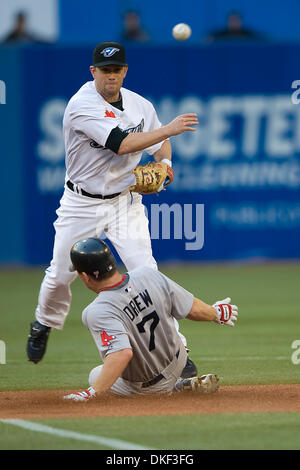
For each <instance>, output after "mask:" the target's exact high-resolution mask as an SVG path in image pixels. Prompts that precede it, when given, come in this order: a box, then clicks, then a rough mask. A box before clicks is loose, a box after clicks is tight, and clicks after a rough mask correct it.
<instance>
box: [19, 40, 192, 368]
mask: <svg viewBox="0 0 300 470" xmlns="http://www.w3.org/2000/svg"><path fill="white" fill-rule="evenodd" d="M127 68H128V67H127V63H126V57H125V51H124V48H123V47H122V45H121V44H118V43H114V42H106V43H101V44H99V45H98V46H97V47H96V48H95V50H94V52H93V65H92V66H91V67H90V70H91V73H92V76H93V78H94V80H93V81H89V82H87V83H85V84H84V85H83V86H82V87H81V88H80V89H79V90H78V92H77V93H76V94H75V95H74V96H73V97H72V98H71V99H70V101H69V103H68V105H67V107H66V110H65V113H64V118H63V135H64V141H65V149H66V158H65V162H66V184H65V189H64V193H63V196H62V198H61V201H60V207H59V208H58V210H57V216H58V217H57V220H56V221H55V223H54V227H55V241H54V249H53V259H52V261H51V264H50V266H49V268H48V269H47V270H46V273H45V277H44V280H43V282H42V284H41V288H40V293H39V298H38V305H37V308H36V321H34V322H32V323H31V330H30V334H29V338H28V342H27V355H28V358H29V360H30V361H33V362H35V363H37V362H39V361H40V360H41V359H42V357H43V355H44V353H45V350H46V345H47V340H48V336H49V333H50V330H51V328H57V329H62V327H63V325H64V322H65V319H66V316H67V314H68V312H69V308H70V303H71V290H70V285H71V283H72V282H73V281H74V279H75V278H76V276H77V273H74V272H70V271H69V252H70V248H71V246H72V245H73V244H74V242H75V241H76V240H79V239H82V238H85V237H95V236H96V237H101V238H103V235H105V236H106V237H107V238H108V239H109V240H110V242H111V243H112V244H113V245H114V247H115V248H116V250H117V252H118V254H119V256H120V258H121V260H122V261H123V263H124V264H125V266H126V268H127V269H128V270H132V269H134V268H136V267H138V266H148V267H151V268H153V269H157V264H156V261H155V259H154V258H153V255H152V249H151V240H150V234H149V228H148V219H147V217H146V215H145V210H144V206H143V204H142V196H141V195H140V194H137V193H132V192H130V190H129V187H130V186H131V185H134V184H135V176H134V175H133V173H132V170H133V169H134V168H135V167H136V166H137V164H138V163H139V162H140V160H141V157H142V153H143V151H144V150H145V151H146V152H147V153H148V154H149V155H153V156H154V159H155V160H156V161H164V162H165V163H168V164H169V165H170V166H171V165H172V163H171V145H170V142H169V140H168V139H169V137H170V136H174V135H177V134H181V133H182V132H186V131H190V132H192V131H194V130H195V126H196V125H197V124H198V120H197V116H196V114H193V113H191V114H184V115H181V116H178V117H176V118H175V119H174V120H173V121H172V122H170V123H169V124H167V125H164V126H162V125H161V123H160V121H159V119H158V117H157V114H156V112H155V110H154V108H153V106H152V104H151V103H150V102H149V101H147V100H146V99H145V98H143V97H142V96H140V95H138V94H136V93H134V92H132V91H129V90H127V89H126V88H124V87H123V86H122V85H123V80H124V78H125V76H126V73H127ZM174 321H175V324H176V327H177V329H178V324H177V323H176V319H175V320H174ZM178 334H179V335H180V333H179V332H178ZM180 337H181V340H182V341H183V343H184V344H185V345H186V339H185V338H184V337H183V336H182V335H180ZM188 361H189V365H190V366H192V368H194V375H196V373H197V370H196V367H195V365H194V364H193V362H192V361H190V359H188ZM187 365H188V363H187Z"/></svg>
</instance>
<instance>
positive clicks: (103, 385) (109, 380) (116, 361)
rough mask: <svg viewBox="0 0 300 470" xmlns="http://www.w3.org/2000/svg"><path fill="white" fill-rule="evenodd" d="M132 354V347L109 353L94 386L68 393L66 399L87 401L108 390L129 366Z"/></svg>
mask: <svg viewBox="0 0 300 470" xmlns="http://www.w3.org/2000/svg"><path fill="white" fill-rule="evenodd" d="M132 355H133V352H132V349H129V348H125V349H122V350H121V351H116V352H114V353H111V354H108V355H107V356H106V358H105V359H104V364H103V367H102V369H101V373H100V375H99V377H97V379H96V380H95V382H94V383H93V384H92V387H89V388H88V389H87V390H82V391H81V392H76V393H71V394H70V395H66V396H65V397H64V399H65V400H73V401H77V402H85V401H87V400H90V399H91V398H96V397H97V396H99V395H101V394H102V393H105V392H107V391H108V390H109V389H110V387H111V386H112V385H113V384H114V383H115V381H116V380H117V379H118V378H119V377H120V375H121V374H122V372H123V370H124V369H125V368H126V367H127V365H128V363H129V362H130V360H131V358H132Z"/></svg>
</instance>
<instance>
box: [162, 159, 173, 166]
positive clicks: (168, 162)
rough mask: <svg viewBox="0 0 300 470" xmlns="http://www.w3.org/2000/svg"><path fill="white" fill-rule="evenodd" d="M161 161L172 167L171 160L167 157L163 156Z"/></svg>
mask: <svg viewBox="0 0 300 470" xmlns="http://www.w3.org/2000/svg"><path fill="white" fill-rule="evenodd" d="M161 161H162V162H164V163H166V164H167V165H169V166H170V167H172V162H171V160H169V159H168V158H164V159H163V160H161Z"/></svg>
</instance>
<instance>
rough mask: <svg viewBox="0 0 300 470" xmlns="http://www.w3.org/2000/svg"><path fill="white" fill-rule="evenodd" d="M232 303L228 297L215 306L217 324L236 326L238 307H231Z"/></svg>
mask: <svg viewBox="0 0 300 470" xmlns="http://www.w3.org/2000/svg"><path fill="white" fill-rule="evenodd" d="M230 302H231V298H230V297H226V299H224V300H219V301H218V302H216V303H214V304H213V307H214V308H215V310H216V312H217V317H218V319H217V320H216V323H218V324H219V325H228V326H234V325H235V322H236V321H237V317H238V307H237V306H236V305H231V304H230Z"/></svg>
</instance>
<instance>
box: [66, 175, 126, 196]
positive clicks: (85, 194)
mask: <svg viewBox="0 0 300 470" xmlns="http://www.w3.org/2000/svg"><path fill="white" fill-rule="evenodd" d="M67 186H68V188H69V189H71V191H73V192H74V193H78V194H82V196H87V197H92V198H94V199H112V198H114V197H117V196H119V195H120V194H121V193H115V194H107V196H102V194H90V193H88V192H87V191H85V190H84V189H79V188H77V186H75V184H74V183H72V181H70V180H69V181H67ZM75 188H77V190H76V189H75Z"/></svg>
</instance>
